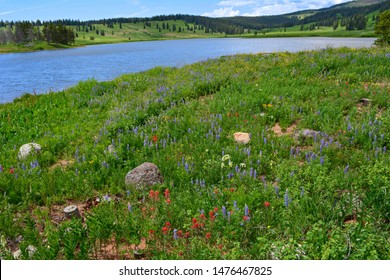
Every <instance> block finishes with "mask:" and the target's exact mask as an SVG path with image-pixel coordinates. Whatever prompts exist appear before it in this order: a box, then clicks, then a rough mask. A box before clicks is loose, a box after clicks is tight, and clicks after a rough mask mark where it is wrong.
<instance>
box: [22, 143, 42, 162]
mask: <svg viewBox="0 0 390 280" xmlns="http://www.w3.org/2000/svg"><path fill="white" fill-rule="evenodd" d="M41 150H42V147H41V145H39V144H36V143H28V144H24V145H23V146H21V147H20V149H19V153H18V159H20V160H23V159H25V158H27V157H28V156H29V155H31V154H32V153H34V152H35V153H39V152H40V151H41Z"/></svg>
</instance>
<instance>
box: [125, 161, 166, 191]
mask: <svg viewBox="0 0 390 280" xmlns="http://www.w3.org/2000/svg"><path fill="white" fill-rule="evenodd" d="M163 182H164V179H163V177H162V176H161V172H160V170H159V169H158V167H157V166H156V165H155V164H154V163H150V162H145V163H143V164H141V165H140V166H138V167H136V168H134V169H133V170H131V171H130V172H129V173H127V174H126V177H125V184H126V185H133V186H135V187H136V188H137V189H138V190H141V189H144V188H145V187H151V186H153V185H156V184H162V183H163Z"/></svg>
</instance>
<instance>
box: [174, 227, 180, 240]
mask: <svg viewBox="0 0 390 280" xmlns="http://www.w3.org/2000/svg"><path fill="white" fill-rule="evenodd" d="M178 238H179V236H178V235H177V229H174V230H173V239H175V240H177V239H178Z"/></svg>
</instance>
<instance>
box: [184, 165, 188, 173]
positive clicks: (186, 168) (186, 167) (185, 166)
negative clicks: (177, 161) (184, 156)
mask: <svg viewBox="0 0 390 280" xmlns="http://www.w3.org/2000/svg"><path fill="white" fill-rule="evenodd" d="M184 169H185V170H186V171H187V173H188V172H189V167H188V163H186V164H185V165H184Z"/></svg>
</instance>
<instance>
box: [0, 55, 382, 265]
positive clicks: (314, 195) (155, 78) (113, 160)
mask: <svg viewBox="0 0 390 280" xmlns="http://www.w3.org/2000/svg"><path fill="white" fill-rule="evenodd" d="M389 82H390V49H389V48H377V47H373V48H370V49H347V48H341V49H323V50H317V51H310V52H299V53H275V54H257V55H237V56H225V57H221V58H219V59H215V60H207V61H203V62H200V63H196V64H192V65H187V66H184V67H182V68H164V67H157V68H154V69H152V70H149V71H146V72H142V73H136V74H128V75H124V76H120V77H118V78H116V79H115V80H113V81H108V82H98V81H96V80H93V79H92V80H89V81H85V82H80V83H79V84H77V85H76V86H74V87H72V88H69V89H67V90H65V91H62V92H56V93H50V94H45V95H32V94H26V95H24V96H23V97H21V98H18V99H16V100H15V101H14V102H13V103H9V104H2V105H0V131H1V133H0V140H1V143H2V145H1V147H0V194H1V196H2V198H1V199H0V239H1V240H0V241H1V242H0V256H1V258H3V259H13V258H19V259H45V260H51V259H152V260H156V259H165V260H171V259H178V260H182V259H218V260H225V259H226V260H238V259H290V260H292V259H299V260H307V259H310V260H317V259H332V260H339V259H340V260H341V259H349V260H356V259H359V260H366V259H382V260H383V259H384V260H388V259H390V223H389V222H390V220H389V219H390V217H389V215H390V193H389V191H390V190H389V188H390V164H389V163H390V162H389V159H390V158H389V152H388V150H387V148H388V147H389V141H390V133H389V127H390V114H389V110H388V104H389V93H390V87H389ZM362 98H367V99H368V100H363V101H362ZM305 129H311V132H312V133H310V134H309V135H308V134H305ZM313 131H314V132H313ZM235 132H246V133H249V134H250V136H251V138H250V142H249V143H247V144H239V143H237V142H235V140H234V137H233V134H234V133H235ZM30 142H35V143H38V144H40V145H41V146H42V151H41V152H40V153H38V154H34V155H30V156H29V157H28V158H27V159H25V160H18V157H17V155H18V149H19V147H20V146H21V145H23V144H25V143H30ZM109 147H110V152H109V151H108V150H109ZM112 148H114V150H112ZM144 162H153V163H155V164H156V165H157V166H158V167H159V169H160V171H161V173H162V176H163V177H164V183H163V184H159V185H155V186H154V187H152V188H151V189H150V190H145V191H137V190H136V189H134V188H132V187H129V186H126V185H125V175H126V173H127V172H128V171H130V170H131V169H133V168H135V167H136V166H138V165H140V164H142V163H144ZM68 205H77V206H78V208H79V210H80V212H81V215H82V217H83V219H78V218H73V219H65V218H64V212H63V209H64V208H65V207H66V206H68ZM18 250H20V251H18Z"/></svg>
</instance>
